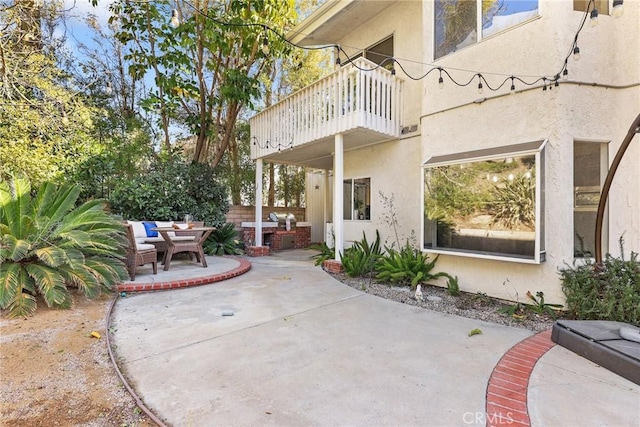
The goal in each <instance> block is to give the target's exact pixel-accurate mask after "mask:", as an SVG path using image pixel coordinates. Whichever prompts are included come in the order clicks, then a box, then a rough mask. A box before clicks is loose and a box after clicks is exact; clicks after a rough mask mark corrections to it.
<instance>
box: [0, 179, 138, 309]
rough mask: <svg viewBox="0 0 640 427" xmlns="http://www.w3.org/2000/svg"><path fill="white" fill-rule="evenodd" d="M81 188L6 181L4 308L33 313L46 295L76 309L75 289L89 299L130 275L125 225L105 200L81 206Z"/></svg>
mask: <svg viewBox="0 0 640 427" xmlns="http://www.w3.org/2000/svg"><path fill="white" fill-rule="evenodd" d="M79 194H80V188H79V187H78V186H73V185H63V186H56V185H55V184H53V183H50V182H45V183H44V184H42V185H41V187H40V188H39V190H38V191H37V193H36V194H35V196H32V194H31V185H30V183H29V181H28V180H27V179H25V178H21V177H17V178H15V179H12V180H10V181H2V182H0V264H2V268H1V269H0V308H2V309H8V314H9V316H12V317H18V316H28V315H31V314H33V313H34V312H35V311H36V309H37V305H36V297H37V296H38V295H41V296H42V297H43V299H44V301H45V303H46V304H47V306H49V307H53V308H70V307H71V306H72V304H73V297H72V294H71V292H70V291H69V288H77V289H78V290H79V291H80V292H81V293H82V294H84V295H85V296H87V297H89V298H95V297H97V296H99V295H100V293H101V292H103V291H110V290H111V289H113V287H114V286H115V285H116V284H117V283H119V282H121V281H122V280H123V279H125V278H126V277H128V276H127V272H126V269H125V266H124V263H123V262H122V261H121V259H122V258H123V257H124V254H125V251H124V245H125V244H126V243H125V238H124V229H123V226H122V224H121V223H120V221H118V220H117V219H116V218H115V217H113V216H112V215H110V214H109V213H108V212H107V211H106V210H105V208H106V203H105V202H104V201H102V200H91V201H88V202H85V203H84V204H82V205H80V206H77V207H76V201H77V200H78V196H79Z"/></svg>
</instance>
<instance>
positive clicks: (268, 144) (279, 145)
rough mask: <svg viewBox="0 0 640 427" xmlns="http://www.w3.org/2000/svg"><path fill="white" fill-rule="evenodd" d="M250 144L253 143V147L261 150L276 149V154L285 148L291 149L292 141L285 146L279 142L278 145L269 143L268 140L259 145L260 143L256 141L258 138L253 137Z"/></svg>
mask: <svg viewBox="0 0 640 427" xmlns="http://www.w3.org/2000/svg"><path fill="white" fill-rule="evenodd" d="M251 142H252V143H253V145H254V146H256V147H258V148H260V149H261V150H264V149H268V148H277V149H278V152H279V151H281V150H282V149H285V148H293V141H289V142H287V143H285V144H282V143H280V142H278V143H271V142H270V141H269V140H267V141H265V142H264V143H262V144H261V143H260V141H258V138H256V137H255V136H253V137H251Z"/></svg>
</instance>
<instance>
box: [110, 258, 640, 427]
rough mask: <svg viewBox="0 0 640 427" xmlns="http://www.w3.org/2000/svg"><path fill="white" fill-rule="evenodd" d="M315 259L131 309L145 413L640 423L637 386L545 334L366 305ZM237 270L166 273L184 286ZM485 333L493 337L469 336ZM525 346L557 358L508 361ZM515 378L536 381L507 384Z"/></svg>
mask: <svg viewBox="0 0 640 427" xmlns="http://www.w3.org/2000/svg"><path fill="white" fill-rule="evenodd" d="M311 254H312V252H310V251H305V250H292V251H283V252H279V253H275V254H273V255H271V256H269V257H262V258H251V259H249V261H250V262H251V270H250V271H248V272H247V273H246V274H243V275H240V276H238V277H235V278H231V279H229V280H225V281H220V282H217V283H213V284H209V285H204V286H196V287H187V288H185V289H173V290H166V291H161V292H150V293H127V297H126V298H120V299H119V300H118V301H117V303H116V306H115V310H114V313H113V316H112V325H113V329H114V330H115V333H114V338H113V340H114V344H115V352H116V356H117V358H118V360H119V366H120V368H121V369H122V370H123V372H124V373H125V376H126V377H127V378H128V380H129V382H130V384H131V385H132V387H133V388H134V389H135V390H136V392H137V394H138V395H139V396H140V398H141V399H142V400H143V401H144V403H145V405H146V406H147V407H148V408H149V409H151V411H152V412H153V413H154V414H156V415H157V416H158V418H160V419H162V420H163V421H164V422H165V423H166V424H167V425H172V426H215V425H234V426H235V425H277V426H300V425H341V426H342V425H349V426H351V425H354V426H355V425H362V426H369V425H407V426H409V425H416V426H460V425H533V426H562V425H566V426H573V425H576V426H577V425H580V426H601V425H610V426H640V387H638V386H637V385H635V384H633V383H632V382H630V381H627V380H625V379H623V378H622V377H619V376H618V375H616V374H614V373H612V372H610V371H608V370H606V369H603V368H601V367H599V366H597V365H595V364H593V363H592V362H589V361H588V360H586V359H584V358H582V357H580V356H578V355H576V354H574V353H572V352H570V351H568V350H566V349H564V348H562V347H559V346H554V345H553V343H551V342H550V341H548V337H546V336H544V335H539V336H536V337H533V338H532V336H533V333H532V332H531V331H528V330H525V329H517V328H510V327H505V326H501V325H496V324H491V323H486V322H482V321H478V320H473V319H467V318H461V317H456V316H451V315H445V314H441V313H437V312H433V311H429V310H424V309H419V308H415V307H410V306H407V305H403V304H398V303H396V302H392V301H388V300H384V299H381V298H378V297H374V296H371V295H368V294H366V293H363V292H360V291H358V290H356V289H353V288H350V287H349V286H346V285H343V284H342V283H340V282H338V281H336V280H334V279H333V278H332V277H331V276H329V275H328V274H327V273H325V272H324V271H322V270H321V269H320V268H319V267H315V266H314V265H313V262H312V261H311V260H310V258H309V257H310V255H311ZM239 262H240V261H237V260H233V259H227V258H212V259H210V260H208V264H209V266H210V267H209V268H207V269H203V268H202V267H197V266H190V268H185V269H181V268H179V267H178V266H177V265H176V267H175V268H174V267H173V265H172V269H171V271H170V272H168V273H171V274H177V276H175V277H173V278H172V280H177V281H182V282H184V281H187V280H188V277H187V276H190V275H196V274H200V275H202V274H203V270H209V269H218V270H216V274H224V271H225V269H234V268H237V267H238V264H237V263H239ZM149 270H150V269H149ZM212 272H213V270H209V271H207V273H206V274H207V275H211V274H212ZM149 276H150V275H148V274H145V272H144V271H143V270H141V271H140V272H139V276H138V277H137V279H136V282H139V283H144V282H145V280H150V279H149ZM158 276H159V275H158ZM155 279H156V281H157V279H158V278H155ZM162 280H164V278H163V279H162ZM223 313H224V314H230V313H233V315H232V316H228V315H224V316H223ZM474 328H480V329H482V332H483V333H482V335H476V336H473V337H468V332H469V331H470V330H471V329H474ZM527 339H529V341H526V342H525V343H529V342H530V343H531V344H530V345H532V346H534V348H536V346H539V343H542V344H543V346H542V347H544V346H548V347H545V348H542V347H539V348H542V350H541V353H542V355H540V356H539V357H537V358H534V361H533V362H532V363H531V364H530V366H528V367H527V368H526V369H525V363H524V362H517V361H516V362H515V365H514V364H511V363H510V362H509V360H510V358H513V357H514V355H516V354H517V353H518V352H520V353H523V352H524V353H526V351H527V350H526V348H525V349H524V350H521V349H522V348H524V347H523V345H522V343H523V340H527ZM531 340H533V341H531ZM547 341H548V343H547ZM514 346H515V347H514ZM548 348H550V349H549V350H548V351H547V349H548ZM505 354H507V355H506V356H505ZM523 357H524V356H523ZM518 363H522V365H520V366H518ZM512 368H513V369H514V370H515V371H517V372H519V374H520V375H525V374H523V373H524V372H526V375H525V376H526V377H527V378H526V381H524V383H523V384H520V385H518V384H516V381H515V380H514V383H513V384H511V383H509V382H508V381H507V382H503V383H501V384H500V383H499V382H498V379H499V378H497V377H498V375H499V374H500V371H501V370H503V371H508V370H509V369H512ZM490 382H491V384H492V386H491V387H488V384H489V383H490ZM496 384H498V385H497V386H496ZM505 384H506V385H505ZM511 386H513V389H511V388H510V387H511ZM518 387H520V389H519V390H516V389H517V388H518ZM522 387H524V388H522ZM496 390H499V391H498V392H496ZM522 390H525V393H522ZM519 397H522V399H524V406H522V405H523V403H522V402H521V401H519V400H518V399H519ZM522 399H521V400H522ZM495 407H499V408H500V409H501V410H503V411H502V412H501V413H500V414H497V413H495V412H494V411H493V409H491V408H495ZM525 415H526V417H525Z"/></svg>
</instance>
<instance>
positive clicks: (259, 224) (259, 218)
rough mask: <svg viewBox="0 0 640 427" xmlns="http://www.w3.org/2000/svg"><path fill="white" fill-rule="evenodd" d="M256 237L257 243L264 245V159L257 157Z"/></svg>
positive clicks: (257, 244)
mask: <svg viewBox="0 0 640 427" xmlns="http://www.w3.org/2000/svg"><path fill="white" fill-rule="evenodd" d="M255 226H256V227H255V232H256V239H255V245H256V246H262V159H256V221H255Z"/></svg>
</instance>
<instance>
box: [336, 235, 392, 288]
mask: <svg viewBox="0 0 640 427" xmlns="http://www.w3.org/2000/svg"><path fill="white" fill-rule="evenodd" d="M381 256H382V250H381V249H380V233H379V232H378V230H376V240H374V241H373V242H371V243H369V242H368V241H367V236H366V235H365V234H364V231H363V232H362V240H360V241H359V242H354V243H353V246H351V247H350V248H349V249H347V250H346V251H345V252H344V254H340V260H341V261H342V266H343V268H344V272H345V273H346V274H347V275H348V276H351V277H359V276H364V275H365V274H368V273H371V272H372V271H373V267H374V265H375V263H376V261H378V259H379V258H380V257H381Z"/></svg>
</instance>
